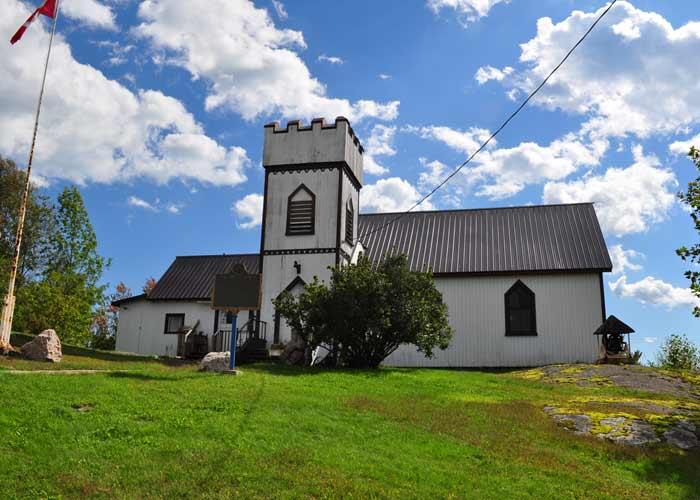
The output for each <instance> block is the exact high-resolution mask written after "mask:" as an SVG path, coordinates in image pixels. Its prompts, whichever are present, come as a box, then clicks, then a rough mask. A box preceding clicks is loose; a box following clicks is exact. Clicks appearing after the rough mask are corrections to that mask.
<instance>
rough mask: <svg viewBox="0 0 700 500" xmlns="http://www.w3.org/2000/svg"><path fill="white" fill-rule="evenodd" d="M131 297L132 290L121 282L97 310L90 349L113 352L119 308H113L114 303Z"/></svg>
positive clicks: (93, 322)
mask: <svg viewBox="0 0 700 500" xmlns="http://www.w3.org/2000/svg"><path fill="white" fill-rule="evenodd" d="M131 296H132V293H131V289H130V288H129V287H127V286H126V285H125V284H124V283H123V282H120V283H119V284H118V285H117V286H116V287H115V290H114V293H112V294H111V295H109V296H108V297H107V300H106V303H105V304H103V305H101V306H100V307H99V308H98V309H97V312H96V313H95V317H94V318H93V321H92V336H91V338H90V345H89V346H90V347H92V348H93V349H103V350H113V349H114V348H115V347H116V341H117V328H118V326H119V308H118V307H115V306H113V305H112V302H114V301H117V300H120V299H125V298H128V297H131Z"/></svg>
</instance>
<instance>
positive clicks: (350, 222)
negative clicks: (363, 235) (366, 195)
mask: <svg viewBox="0 0 700 500" xmlns="http://www.w3.org/2000/svg"><path fill="white" fill-rule="evenodd" d="M345 241H346V242H348V243H349V244H350V245H354V244H355V207H354V206H353V205H352V198H348V202H347V203H346V204H345Z"/></svg>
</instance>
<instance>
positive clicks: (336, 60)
mask: <svg viewBox="0 0 700 500" xmlns="http://www.w3.org/2000/svg"><path fill="white" fill-rule="evenodd" d="M318 60H319V61H321V62H327V63H329V64H343V63H344V62H345V61H343V59H342V58H340V57H337V56H327V55H326V54H321V55H320V56H318Z"/></svg>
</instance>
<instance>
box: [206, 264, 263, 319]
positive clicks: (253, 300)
mask: <svg viewBox="0 0 700 500" xmlns="http://www.w3.org/2000/svg"><path fill="white" fill-rule="evenodd" d="M261 304H262V274H245V273H235V272H234V273H230V274H217V275H216V279H215V282H214V290H213V291H212V294H211V307H212V309H219V310H221V311H236V312H237V311H257V310H259V309H260V305H261Z"/></svg>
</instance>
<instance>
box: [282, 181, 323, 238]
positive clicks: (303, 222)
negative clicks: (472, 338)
mask: <svg viewBox="0 0 700 500" xmlns="http://www.w3.org/2000/svg"><path fill="white" fill-rule="evenodd" d="M315 219H316V196H315V195H314V194H313V193H312V192H311V191H310V190H309V188H307V187H306V186H305V185H303V184H302V185H301V186H299V187H298V188H297V189H296V190H295V191H294V192H293V193H292V194H291V195H289V199H288V201H287V236H296V235H309V234H314V222H315Z"/></svg>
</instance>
